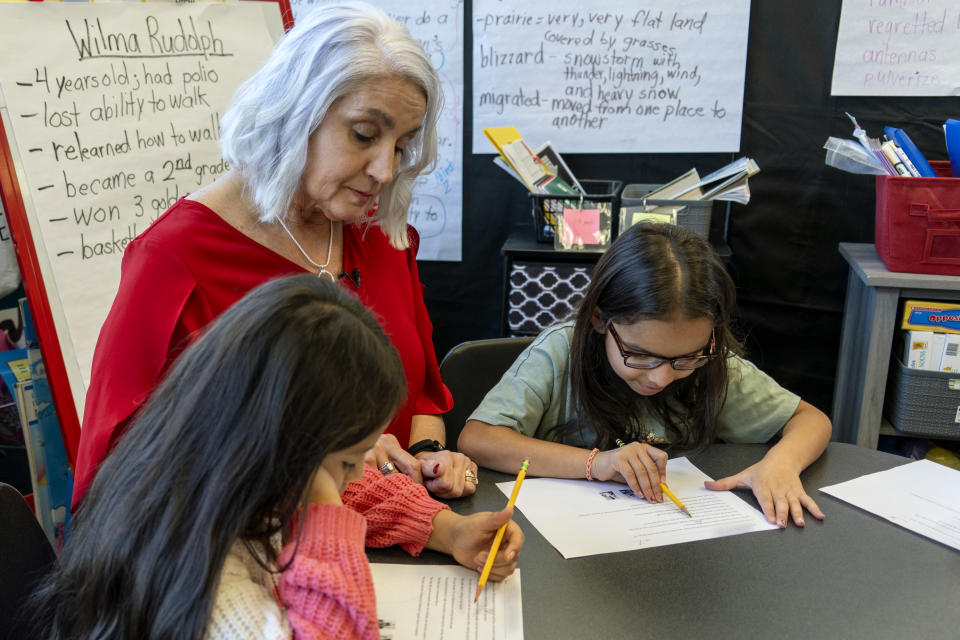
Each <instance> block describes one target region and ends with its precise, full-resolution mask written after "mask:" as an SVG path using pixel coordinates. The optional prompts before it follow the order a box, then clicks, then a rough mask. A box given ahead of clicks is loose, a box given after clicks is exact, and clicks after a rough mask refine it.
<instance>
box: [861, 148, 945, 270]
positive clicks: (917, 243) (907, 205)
mask: <svg viewBox="0 0 960 640" xmlns="http://www.w3.org/2000/svg"><path fill="white" fill-rule="evenodd" d="M930 165H931V166H932V167H933V169H934V171H936V172H937V173H938V174H939V175H940V176H944V177H939V178H912V177H901V176H877V185H876V187H877V212H876V229H875V231H876V233H875V236H874V237H875V242H876V246H877V253H878V254H880V258H881V259H882V260H883V263H884V264H885V265H887V269H889V270H890V271H900V272H907V273H934V274H941V275H948V276H960V178H951V177H946V176H949V175H950V163H949V162H931V163H930Z"/></svg>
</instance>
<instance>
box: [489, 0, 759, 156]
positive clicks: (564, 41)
mask: <svg viewBox="0 0 960 640" xmlns="http://www.w3.org/2000/svg"><path fill="white" fill-rule="evenodd" d="M472 20H473V114H474V115H473V152H474V153H493V152H494V149H493V147H492V145H491V144H490V142H489V141H487V139H486V138H485V137H484V135H483V129H485V128H487V127H502V126H507V125H512V126H515V127H516V128H517V129H518V130H519V131H520V133H521V134H522V135H523V137H524V139H525V140H526V141H527V142H528V143H529V144H530V146H531V147H536V146H539V145H540V144H542V143H543V142H546V141H547V140H550V141H552V142H553V144H554V146H555V147H556V149H557V151H559V152H560V153H564V154H566V153H637V152H651V153H666V152H700V151H703V152H719V151H737V150H739V149H740V124H741V120H742V115H743V86H744V76H745V70H746V56H747V32H748V30H749V23H750V2H749V0H726V1H725V2H707V1H704V0H669V1H667V0H654V1H649V0H648V1H647V2H635V1H632V0H606V1H605V2H602V3H590V2H583V1H582V0H552V1H551V2H544V3H530V2H526V3H524V2H517V1H516V0H514V1H509V0H508V1H506V2H504V1H501V0H475V1H474V3H473V16H472Z"/></svg>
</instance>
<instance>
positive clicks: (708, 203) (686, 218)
mask: <svg viewBox="0 0 960 640" xmlns="http://www.w3.org/2000/svg"><path fill="white" fill-rule="evenodd" d="M659 187H660V185H658V184H628V185H627V186H625V187H624V188H623V193H622V194H621V196H620V225H619V227H620V229H621V230H625V229H627V228H629V227H631V226H633V225H634V224H635V223H636V222H639V219H638V218H639V216H638V214H641V213H652V214H657V213H660V214H663V216H664V220H663V221H664V222H673V220H672V219H670V220H668V219H667V216H669V217H670V218H673V217H674V212H675V218H676V222H675V224H676V225H677V226H680V227H683V228H684V229H687V230H688V231H692V232H693V233H695V234H697V235H698V236H700V237H701V238H703V239H704V240H709V239H710V218H711V216H712V214H713V204H714V201H713V200H659V199H658V200H653V199H647V198H645V197H644V196H645V195H646V194H648V193H650V192H651V191H653V190H654V189H657V188H659ZM657 217H659V216H655V217H653V218H651V219H654V220H656V218H657Z"/></svg>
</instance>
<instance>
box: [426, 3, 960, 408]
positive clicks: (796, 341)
mask: <svg viewBox="0 0 960 640" xmlns="http://www.w3.org/2000/svg"><path fill="white" fill-rule="evenodd" d="M840 6H841V2H840V0H818V1H817V2H804V3H793V2H774V1H772V0H767V1H761V0H755V1H754V2H752V3H751V8H750V35H749V40H748V47H747V68H746V86H745V95H744V115H743V132H742V136H741V146H740V152H739V153H738V154H730V153H725V154H609V155H600V154H565V155H564V158H565V159H566V160H567V164H568V165H570V168H571V170H572V171H573V172H574V173H575V174H576V176H577V177H578V178H596V179H608V180H609V179H618V180H623V181H624V183H662V182H665V181H667V180H669V179H672V178H674V177H676V176H677V175H679V174H681V173H683V172H684V171H686V170H687V169H689V168H691V167H694V166H695V167H697V169H698V170H699V171H700V173H701V175H704V174H706V173H707V172H709V171H713V170H715V169H717V168H719V167H721V166H723V165H724V164H726V163H727V162H729V161H730V160H732V159H734V158H735V157H737V156H739V155H747V156H751V157H753V158H754V159H755V160H756V161H757V163H758V164H759V165H760V169H761V171H760V173H759V174H757V175H756V176H754V177H753V178H751V179H750V190H751V193H752V198H751V201H750V204H748V205H745V206H744V205H739V204H731V205H730V208H729V211H730V215H729V228H728V236H727V240H728V243H729V245H730V248H731V250H732V252H733V255H732V259H731V263H730V272H731V274H732V275H733V278H734V280H735V282H736V284H737V290H738V306H739V319H738V324H739V328H740V333H741V334H742V335H743V336H744V337H745V340H746V344H747V349H748V357H749V358H750V359H751V360H753V361H754V362H755V363H756V364H757V365H758V366H760V367H761V368H762V369H763V370H765V371H767V372H768V373H770V374H771V375H772V376H773V377H774V378H776V379H777V381H779V382H780V384H782V385H783V386H785V387H787V388H788V389H790V390H792V391H794V392H795V393H798V394H799V395H800V396H801V397H803V398H804V399H805V400H807V401H808V402H810V403H812V404H814V405H816V406H817V407H819V408H820V409H822V410H824V411H825V412H827V413H829V412H830V410H831V405H832V397H833V381H834V375H835V369H836V359H837V353H838V350H839V344H840V326H841V319H842V313H843V297H844V293H845V290H846V278H847V265H846V262H845V261H844V260H843V258H842V257H841V256H840V254H839V253H838V250H837V245H838V243H840V242H873V224H874V204H875V203H874V191H873V189H874V179H873V177H871V176H859V175H853V174H848V173H844V172H841V171H838V170H836V169H833V168H830V167H827V166H826V165H825V164H824V150H823V148H822V147H823V143H824V142H825V141H826V139H827V137H829V136H837V137H844V138H850V137H851V132H852V128H853V127H852V125H851V123H850V121H849V120H848V119H847V118H846V116H845V115H844V111H849V112H850V113H852V114H854V115H855V116H856V117H857V119H858V121H859V122H860V125H861V126H862V127H864V128H865V129H866V130H867V131H868V133H869V134H870V135H871V136H874V137H881V136H882V133H883V126H885V125H891V126H896V127H901V128H903V129H904V130H906V131H907V132H908V133H909V134H910V136H911V138H912V139H913V140H914V142H915V143H916V144H917V146H918V147H919V148H920V150H921V151H923V152H924V153H925V154H926V155H927V158H928V159H930V160H939V159H946V152H945V150H944V143H943V129H942V124H943V122H944V120H946V119H947V118H948V117H954V118H960V100H957V99H956V98H887V97H832V96H831V95H830V80H831V77H832V73H833V57H834V49H835V46H836V34H837V25H838V24H839V20H840ZM471 13H472V5H471V2H470V1H469V0H468V1H467V2H466V6H465V15H466V16H468V17H469V16H470V15H471ZM465 23H466V25H467V33H466V34H465V47H466V51H467V55H466V60H465V70H464V71H465V85H466V89H465V91H464V105H465V113H464V147H465V152H464V161H463V167H464V172H463V173H464V175H463V182H464V204H463V207H464V210H463V261H462V262H461V263H444V262H421V263H420V275H421V279H422V281H423V282H424V284H425V285H426V293H425V295H426V301H427V307H428V309H429V311H430V316H431V319H432V320H433V324H434V344H435V346H436V349H437V354H438V356H439V357H440V358H442V357H443V355H444V354H445V353H446V352H447V351H448V350H449V349H450V348H451V347H453V346H454V345H456V344H458V343H460V342H462V341H464V340H471V339H476V338H490V337H495V336H498V335H499V332H500V313H501V300H502V295H503V289H502V287H503V259H502V256H501V253H500V248H501V246H502V244H503V242H504V240H505V239H506V237H507V235H508V234H509V233H510V232H511V231H512V230H514V229H517V230H521V229H522V230H525V231H526V232H528V233H529V234H530V237H531V238H532V237H533V233H534V231H533V223H532V218H531V216H530V208H529V202H528V198H527V195H526V191H525V190H524V189H523V187H522V186H520V185H519V183H517V182H515V181H514V180H513V179H512V178H510V177H509V176H507V175H506V174H505V173H504V172H503V171H502V170H501V169H499V168H497V167H496V166H494V164H493V162H492V158H493V155H492V152H493V149H492V147H490V148H481V149H477V150H476V151H477V152H478V154H477V155H474V154H472V153H471V149H470V131H471V129H472V125H473V114H472V110H471V105H472V89H471V88H472V85H473V81H472V61H471V56H470V52H471V51H472V47H473V39H472V34H471V33H470V31H469V25H470V24H472V21H471V20H469V19H467V20H465ZM503 124H504V125H509V124H511V123H509V122H504V123H503ZM521 133H523V132H521ZM532 142H537V141H532ZM716 217H717V216H716V212H715V214H714V220H713V222H714V226H715V227H716V226H717V222H718V221H717V220H716ZM720 222H721V223H722V220H721V221H720Z"/></svg>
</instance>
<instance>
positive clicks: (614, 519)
mask: <svg viewBox="0 0 960 640" xmlns="http://www.w3.org/2000/svg"><path fill="white" fill-rule="evenodd" d="M710 479H711V478H710V477H709V476H707V475H706V474H705V473H703V472H702V471H700V470H699V469H697V468H696V467H695V466H694V465H693V463H692V462H690V461H689V460H688V459H687V458H674V459H672V460H669V461H668V462H667V481H666V483H667V485H668V486H669V487H670V490H671V491H673V493H674V494H676V496H677V497H678V498H679V499H680V501H681V502H683V503H684V505H686V507H687V509H689V510H690V513H691V515H692V516H693V517H692V518H689V517H687V516H686V515H685V514H684V513H682V512H681V511H680V510H679V509H678V508H677V507H676V505H674V504H673V503H672V502H671V501H670V500H668V499H667V498H666V496H664V501H663V502H662V503H659V504H651V503H648V502H646V501H645V500H643V499H641V498H637V497H636V496H635V495H633V492H632V491H631V490H630V488H629V487H627V486H626V485H624V484H619V483H615V482H588V481H586V480H561V479H556V478H533V479H527V480H525V481H524V483H523V486H522V487H521V488H520V494H519V496H518V498H517V502H516V506H517V508H518V509H520V511H522V512H523V515H524V516H526V518H527V520H529V521H530V523H531V524H532V525H533V526H534V527H536V528H537V531H539V532H540V533H541V534H542V535H543V537H544V538H546V539H547V540H548V541H549V542H550V544H552V545H553V546H554V547H555V548H556V549H557V551H559V552H560V554H561V555H563V557H564V558H579V557H581V556H591V555H597V554H600V553H613V552H617V551H631V550H633V549H647V548H650V547H661V546H664V545H669V544H678V543H681V542H693V541H695V540H707V539H709V538H720V537H723V536H732V535H738V534H741V533H750V532H752V531H768V530H770V529H776V528H777V526H776V525H772V524H770V523H769V522H767V520H766V518H764V516H763V514H762V513H761V512H760V511H758V510H757V509H754V508H753V507H751V506H750V505H748V504H747V503H746V502H744V501H743V500H741V499H740V498H738V497H737V496H736V495H734V494H733V493H731V492H729V491H710V490H709V489H706V488H704V486H703V483H704V481H705V480H710ZM497 487H499V488H500V490H501V491H503V493H504V494H506V495H509V494H510V492H511V491H512V490H513V482H501V483H498V484H497Z"/></svg>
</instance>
